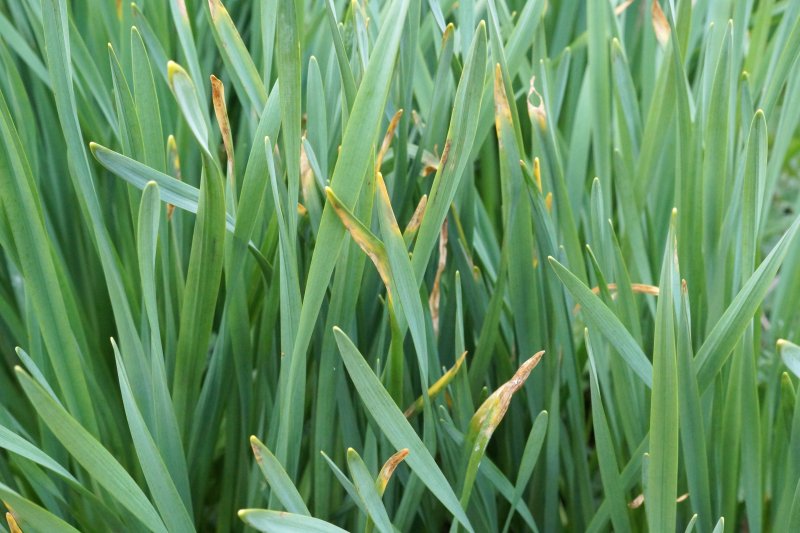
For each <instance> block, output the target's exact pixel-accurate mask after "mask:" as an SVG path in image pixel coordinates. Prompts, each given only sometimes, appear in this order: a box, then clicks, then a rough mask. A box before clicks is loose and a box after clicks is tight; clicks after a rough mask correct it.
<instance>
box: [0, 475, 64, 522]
mask: <svg viewBox="0 0 800 533" xmlns="http://www.w3.org/2000/svg"><path fill="white" fill-rule="evenodd" d="M0 497H1V498H2V500H3V501H4V502H7V504H8V505H10V506H11V507H12V508H13V509H14V514H16V520H18V521H19V522H18V525H19V527H20V528H22V527H24V528H25V531H62V532H64V533H73V532H74V533H78V530H77V529H75V528H74V527H73V526H71V525H70V524H68V523H67V522H64V521H63V520H62V519H60V518H59V517H57V516H56V515H54V514H53V513H51V512H50V511H48V510H47V509H44V508H42V507H40V506H39V505H37V504H35V503H33V502H32V501H30V500H28V499H27V498H24V497H23V496H22V495H20V494H19V493H18V492H17V491H15V490H14V489H12V488H11V487H9V486H8V485H6V484H5V483H0ZM12 533H14V532H13V531H12Z"/></svg>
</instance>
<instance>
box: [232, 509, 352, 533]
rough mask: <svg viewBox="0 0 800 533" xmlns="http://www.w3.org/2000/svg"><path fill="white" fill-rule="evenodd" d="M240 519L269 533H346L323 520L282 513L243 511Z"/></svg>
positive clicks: (258, 510) (256, 510)
mask: <svg viewBox="0 0 800 533" xmlns="http://www.w3.org/2000/svg"><path fill="white" fill-rule="evenodd" d="M239 518H241V519H242V521H244V523H245V524H247V525H248V526H250V527H252V528H255V529H256V530H258V531H265V532H267V533H297V532H299V531H306V532H308V533H346V531H345V530H344V529H342V528H339V527H336V526H334V525H333V524H329V523H328V522H325V521H323V520H319V519H317V518H311V517H310V516H303V515H296V514H292V513H284V512H281V511H266V510H263V509H242V510H241V511H239Z"/></svg>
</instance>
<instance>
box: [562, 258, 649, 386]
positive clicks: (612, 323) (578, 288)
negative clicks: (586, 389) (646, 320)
mask: <svg viewBox="0 0 800 533" xmlns="http://www.w3.org/2000/svg"><path fill="white" fill-rule="evenodd" d="M548 259H549V261H550V264H551V265H552V266H553V269H554V270H555V272H556V275H557V276H558V278H559V279H560V280H561V282H562V283H563V284H564V286H565V287H566V288H567V290H568V291H569V292H570V294H572V297H573V298H575V300H576V301H577V302H578V303H579V304H580V305H581V312H582V314H583V317H584V319H585V320H586V323H587V324H588V325H589V327H591V328H595V329H596V330H597V331H598V332H600V333H601V334H602V335H603V337H605V338H606V340H607V341H608V342H609V343H611V345H612V346H613V347H614V348H615V349H616V350H617V352H619V354H620V356H621V357H622V359H623V360H624V361H625V362H626V363H627V364H628V366H630V367H631V369H632V370H633V371H634V372H635V373H636V375H637V376H639V377H640V378H641V380H642V381H643V382H644V384H645V385H647V386H648V387H652V384H653V367H652V365H651V363H650V360H649V359H647V356H646V355H645V354H644V352H643V351H642V349H641V348H640V347H639V345H638V344H636V341H635V340H634V339H633V337H632V336H631V334H630V333H629V332H628V330H627V329H625V326H623V325H622V322H620V320H619V318H617V316H616V315H615V314H614V313H613V312H612V311H611V310H610V309H609V308H608V307H607V306H606V305H605V304H604V303H603V302H602V301H600V298H599V297H598V296H597V295H596V294H594V293H593V292H592V291H591V289H589V287H587V286H586V285H584V284H583V283H582V282H581V281H580V280H579V279H578V278H577V277H576V276H575V275H574V274H573V273H572V272H570V271H569V270H567V268H566V267H565V266H564V265H562V264H561V263H559V262H558V261H556V260H555V259H554V258H552V257H549V258H548Z"/></svg>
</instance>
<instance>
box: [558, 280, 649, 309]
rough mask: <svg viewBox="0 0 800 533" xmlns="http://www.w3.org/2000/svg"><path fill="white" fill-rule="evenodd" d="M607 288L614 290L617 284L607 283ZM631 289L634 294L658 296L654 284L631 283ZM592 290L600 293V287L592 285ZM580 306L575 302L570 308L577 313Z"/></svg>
mask: <svg viewBox="0 0 800 533" xmlns="http://www.w3.org/2000/svg"><path fill="white" fill-rule="evenodd" d="M606 287H608V290H610V291H616V290H617V284H616V283H609V284H607V285H606ZM631 290H632V291H633V292H634V293H636V294H649V295H650V296H658V294H659V289H658V287H656V286H655V285H647V284H645V283H631ZM592 292H593V293H595V294H600V287H592ZM580 308H581V304H575V307H574V308H573V309H572V312H573V313H577V312H578V311H579V310H580Z"/></svg>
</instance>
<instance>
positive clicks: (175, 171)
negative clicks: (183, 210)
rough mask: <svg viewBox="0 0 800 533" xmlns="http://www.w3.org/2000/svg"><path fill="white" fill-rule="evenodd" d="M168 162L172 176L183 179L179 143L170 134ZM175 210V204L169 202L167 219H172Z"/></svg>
mask: <svg viewBox="0 0 800 533" xmlns="http://www.w3.org/2000/svg"><path fill="white" fill-rule="evenodd" d="M167 163H168V166H169V169H170V173H171V174H172V177H173V178H175V179H176V180H178V181H183V179H182V177H181V160H180V157H179V156H178V145H177V144H176V143H175V137H174V136H173V135H170V136H169V137H167ZM174 211H175V206H174V205H172V204H167V220H172V213H173V212H174Z"/></svg>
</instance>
